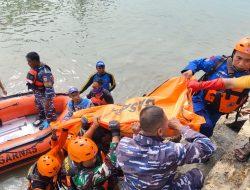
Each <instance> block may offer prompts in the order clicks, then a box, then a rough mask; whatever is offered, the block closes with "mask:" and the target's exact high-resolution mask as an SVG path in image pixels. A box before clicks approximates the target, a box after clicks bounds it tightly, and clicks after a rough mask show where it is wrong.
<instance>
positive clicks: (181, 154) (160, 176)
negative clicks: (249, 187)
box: [117, 106, 215, 190]
mask: <svg viewBox="0 0 250 190" xmlns="http://www.w3.org/2000/svg"><path fill="white" fill-rule="evenodd" d="M140 128H141V130H140V132H139V134H137V135H134V137H133V139H131V138H127V137H124V138H122V139H121V141H120V143H119V145H118V147H117V161H118V164H119V166H120V167H121V169H122V170H123V173H124V183H123V185H122V189H126V190H127V189H131V190H132V189H150V190H152V189H157V190H159V189H201V187H202V186H203V182H204V176H203V174H202V172H201V171H200V170H198V169H196V168H195V169H192V170H190V171H188V172H187V173H185V174H184V175H182V176H180V177H178V178H175V174H176V170H177V167H178V166H181V165H184V164H192V163H201V162H204V161H207V159H208V158H209V157H210V156H211V155H212V154H213V152H214V151H215V145H214V144H213V143H212V142H211V141H210V139H209V138H207V137H206V136H205V135H202V134H200V133H198V132H195V131H193V130H191V129H190V128H189V127H187V126H182V124H181V123H180V122H179V120H177V119H172V120H168V119H167V117H166V115H165V113H164V111H163V109H161V108H159V107H157V106H148V107H145V108H144V109H143V110H142V111H141V113H140ZM168 128H171V129H174V130H178V131H179V132H180V133H181V134H182V136H183V137H184V138H185V139H186V140H187V141H188V143H187V144H181V143H174V142H167V143H163V138H165V137H167V134H166V133H167V129H168Z"/></svg>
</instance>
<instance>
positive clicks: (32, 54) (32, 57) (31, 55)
mask: <svg viewBox="0 0 250 190" xmlns="http://www.w3.org/2000/svg"><path fill="white" fill-rule="evenodd" d="M26 58H27V59H30V60H32V61H40V57H39V55H38V53H36V52H34V51H32V52H29V53H27V55H26Z"/></svg>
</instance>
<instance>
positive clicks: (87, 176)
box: [63, 143, 117, 190]
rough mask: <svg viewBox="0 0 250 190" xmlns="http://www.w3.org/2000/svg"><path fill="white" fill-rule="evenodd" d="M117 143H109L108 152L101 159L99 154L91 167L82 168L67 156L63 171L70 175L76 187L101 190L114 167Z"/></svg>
mask: <svg viewBox="0 0 250 190" xmlns="http://www.w3.org/2000/svg"><path fill="white" fill-rule="evenodd" d="M116 146H117V143H110V152H109V154H108V155H107V156H106V157H105V159H104V160H103V161H101V158H100V156H98V157H97V158H98V159H97V162H96V164H95V166H94V167H93V168H84V167H83V166H79V164H78V165H76V164H74V162H72V161H71V160H70V159H69V157H67V158H66V159H65V161H64V164H63V172H64V173H66V175H70V176H71V181H72V182H73V186H74V187H75V188H76V189H88V190H102V189H104V188H103V186H102V185H103V183H104V182H105V181H107V180H108V178H109V177H110V176H111V174H112V173H113V171H115V167H116V154H115V149H116Z"/></svg>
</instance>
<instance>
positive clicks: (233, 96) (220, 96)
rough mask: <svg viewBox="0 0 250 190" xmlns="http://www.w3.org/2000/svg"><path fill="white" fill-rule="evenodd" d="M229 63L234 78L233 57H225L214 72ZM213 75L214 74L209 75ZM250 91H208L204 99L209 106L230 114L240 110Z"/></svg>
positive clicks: (231, 75) (230, 72) (217, 64)
mask: <svg viewBox="0 0 250 190" xmlns="http://www.w3.org/2000/svg"><path fill="white" fill-rule="evenodd" d="M224 61H227V69H228V74H229V76H230V77H234V72H235V71H234V69H233V64H232V58H231V57H225V58H224V59H222V60H221V61H219V62H217V63H216V67H215V68H214V69H213V72H214V71H215V70H216V69H217V68H218V67H219V66H220V65H221V64H222V63H224ZM209 74H212V73H209ZM248 92H249V90H248V89H227V90H218V91H216V90H207V91H205V96H204V99H205V101H206V103H207V105H209V106H211V107H212V108H213V109H215V110H218V111H219V112H220V113H222V114H228V113H231V112H233V111H236V110H238V109H239V108H240V107H241V106H242V105H243V104H244V103H245V102H246V101H247V99H248Z"/></svg>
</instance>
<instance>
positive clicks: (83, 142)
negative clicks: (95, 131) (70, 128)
mask: <svg viewBox="0 0 250 190" xmlns="http://www.w3.org/2000/svg"><path fill="white" fill-rule="evenodd" d="M97 151H98V148H97V146H96V144H95V142H94V141H92V140H91V139H90V138H86V137H76V138H75V139H72V140H71V141H70V142H69V144H68V154H69V157H70V159H71V160H73V161H74V162H77V163H80V162H84V161H88V160H91V159H92V158H94V157H95V155H96V154H97Z"/></svg>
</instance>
